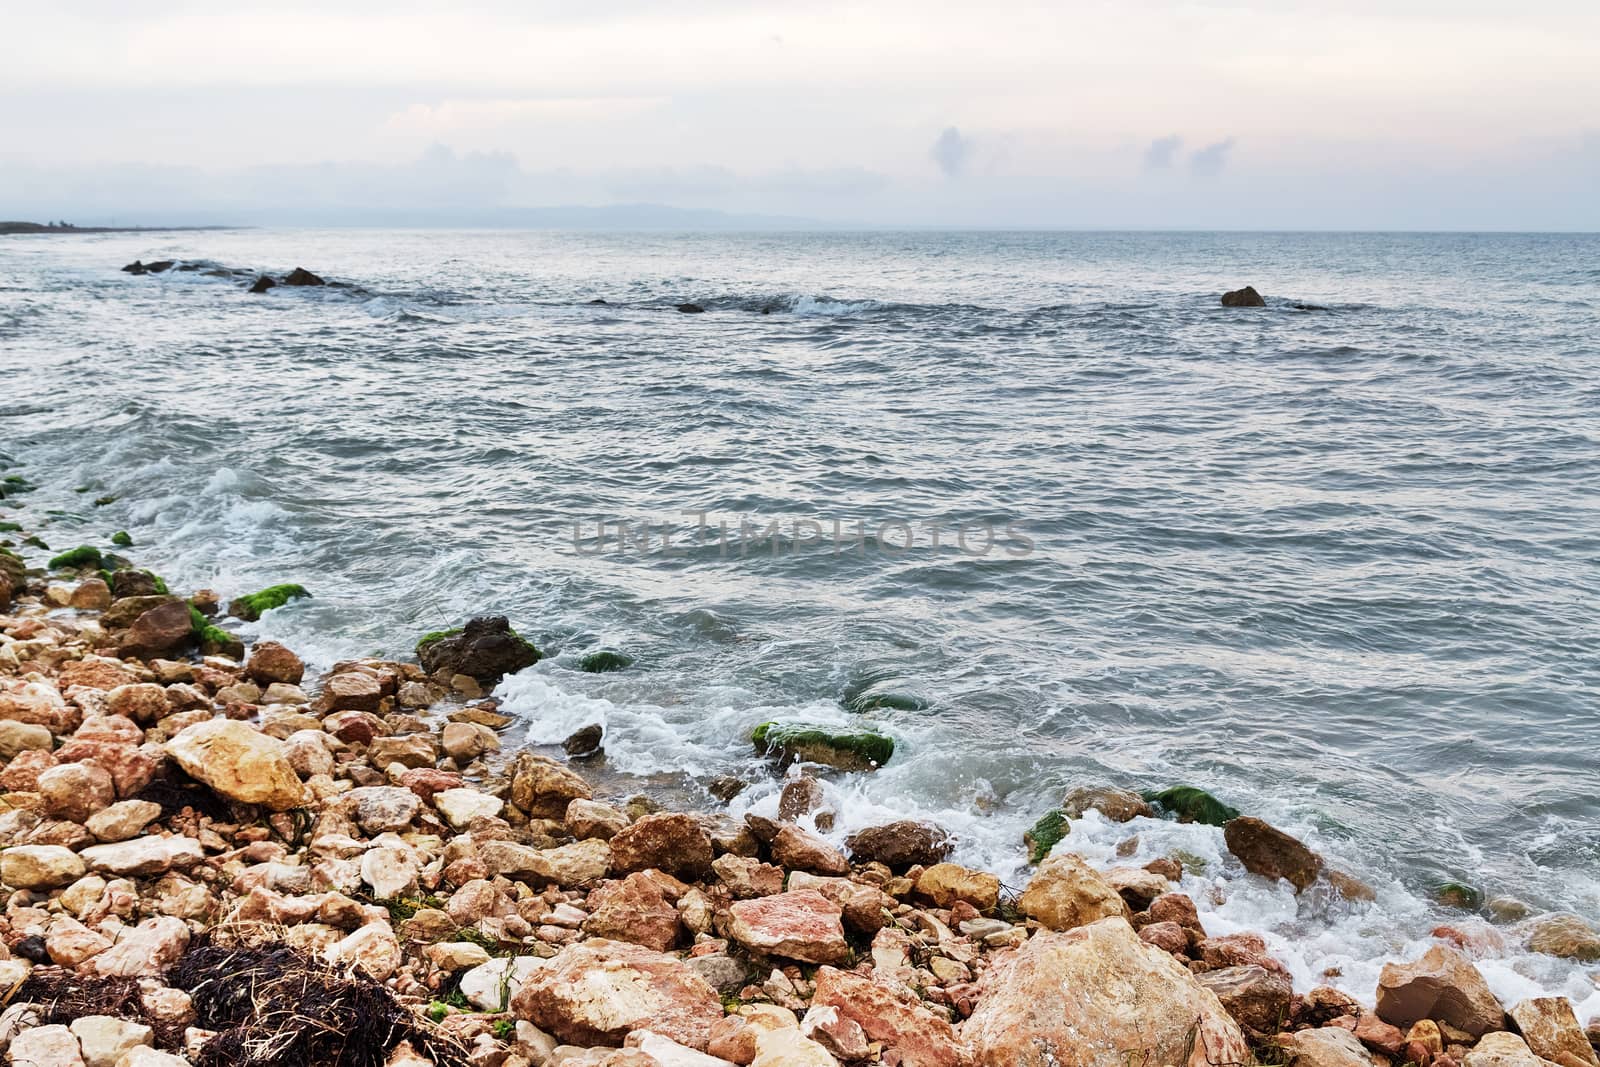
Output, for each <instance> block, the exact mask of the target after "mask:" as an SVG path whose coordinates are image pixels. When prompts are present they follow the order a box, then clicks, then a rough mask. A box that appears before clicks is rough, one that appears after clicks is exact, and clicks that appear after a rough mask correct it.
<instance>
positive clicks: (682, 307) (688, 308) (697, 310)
mask: <svg viewBox="0 0 1600 1067" xmlns="http://www.w3.org/2000/svg"><path fill="white" fill-rule="evenodd" d="M678 310H679V311H681V312H683V313H684V314H685V315H699V314H702V313H704V311H705V310H706V309H705V308H703V307H701V306H700V305H699V304H679V305H678Z"/></svg>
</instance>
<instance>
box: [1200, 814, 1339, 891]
mask: <svg viewBox="0 0 1600 1067" xmlns="http://www.w3.org/2000/svg"><path fill="white" fill-rule="evenodd" d="M1222 834H1223V837H1224V839H1225V840H1226V841H1227V843H1228V851H1229V852H1232V853H1233V854H1234V855H1235V856H1237V857H1239V862H1241V863H1243V864H1244V869H1245V870H1247V871H1249V872H1250V873H1251V874H1259V875H1261V876H1262V877H1263V878H1282V879H1283V880H1284V881H1286V882H1288V883H1289V884H1290V885H1292V886H1294V891H1295V892H1296V893H1298V892H1300V891H1301V890H1303V889H1305V888H1306V887H1307V886H1309V885H1310V884H1311V883H1312V882H1315V881H1316V880H1317V875H1318V874H1319V873H1321V871H1322V857H1321V856H1319V855H1317V854H1316V853H1315V852H1313V851H1311V850H1310V849H1309V848H1307V847H1306V846H1305V845H1304V844H1303V843H1302V842H1301V841H1300V839H1299V838H1297V837H1293V836H1291V835H1289V834H1286V833H1284V832H1283V831H1282V830H1279V829H1278V828H1277V827H1275V826H1272V825H1270V824H1268V823H1266V822H1263V821H1262V820H1260V819H1257V818H1254V817H1252V816H1249V815H1245V816H1241V817H1240V818H1237V819H1232V820H1229V822H1228V824H1227V825H1226V826H1224V827H1223V829H1222Z"/></svg>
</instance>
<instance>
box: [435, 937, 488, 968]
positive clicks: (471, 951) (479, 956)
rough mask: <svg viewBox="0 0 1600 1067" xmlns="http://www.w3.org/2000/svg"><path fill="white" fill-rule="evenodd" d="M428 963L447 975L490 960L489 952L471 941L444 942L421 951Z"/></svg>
mask: <svg viewBox="0 0 1600 1067" xmlns="http://www.w3.org/2000/svg"><path fill="white" fill-rule="evenodd" d="M422 954H423V955H424V956H426V957H427V958H428V962H429V963H431V964H433V965H434V966H435V967H437V968H439V969H440V970H441V971H445V972H446V973H449V974H454V973H455V972H457V971H465V970H469V969H471V968H473V967H481V966H483V965H484V964H486V963H488V962H489V960H490V956H489V950H488V949H486V948H484V947H483V946H482V945H479V944H475V943H473V942H471V941H444V942H440V943H438V944H434V945H429V946H428V947H427V948H425V949H423V950H422Z"/></svg>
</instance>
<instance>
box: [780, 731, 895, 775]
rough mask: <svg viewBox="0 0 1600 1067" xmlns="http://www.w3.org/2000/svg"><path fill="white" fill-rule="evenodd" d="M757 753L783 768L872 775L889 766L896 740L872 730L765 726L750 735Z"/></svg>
mask: <svg viewBox="0 0 1600 1067" xmlns="http://www.w3.org/2000/svg"><path fill="white" fill-rule="evenodd" d="M750 740H751V741H752V742H753V743H754V744H755V746H756V751H758V752H761V753H763V754H765V755H768V756H772V757H774V758H776V759H777V760H778V762H779V763H780V764H781V765H783V766H788V765H789V764H791V763H795V762H800V763H821V764H824V765H825V766H829V767H834V768H837V769H838V770H841V771H869V770H872V769H874V768H876V767H881V766H883V765H884V764H885V763H888V762H889V757H890V756H892V755H894V739H893V738H890V737H885V736H884V735H883V734H877V733H873V732H872V731H870V730H839V729H833V728H830V727H827V726H823V725H819V724H816V723H804V722H764V723H762V724H761V725H760V726H757V727H756V728H755V730H754V731H753V732H752V733H751V734H750Z"/></svg>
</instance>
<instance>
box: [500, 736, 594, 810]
mask: <svg viewBox="0 0 1600 1067" xmlns="http://www.w3.org/2000/svg"><path fill="white" fill-rule="evenodd" d="M593 796H594V791H593V790H591V789H590V788H589V783H588V782H585V781H584V780H583V779H582V778H581V777H579V776H578V775H576V774H574V773H573V772H572V771H570V770H568V769H567V768H565V767H563V766H562V765H561V764H559V763H557V762H556V761H555V760H552V759H547V758H545V757H544V756H536V755H534V754H533V753H531V752H523V753H520V754H519V755H518V756H517V758H516V761H515V763H514V764H513V765H512V771H511V803H513V804H515V805H516V806H517V807H518V808H521V809H522V810H523V811H524V812H526V813H527V814H529V815H531V816H533V817H535V818H540V819H560V818H564V817H565V816H566V813H567V805H568V804H570V803H571V802H572V801H573V800H575V799H582V800H588V799H590V798H591V797H593Z"/></svg>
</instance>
